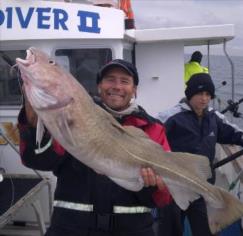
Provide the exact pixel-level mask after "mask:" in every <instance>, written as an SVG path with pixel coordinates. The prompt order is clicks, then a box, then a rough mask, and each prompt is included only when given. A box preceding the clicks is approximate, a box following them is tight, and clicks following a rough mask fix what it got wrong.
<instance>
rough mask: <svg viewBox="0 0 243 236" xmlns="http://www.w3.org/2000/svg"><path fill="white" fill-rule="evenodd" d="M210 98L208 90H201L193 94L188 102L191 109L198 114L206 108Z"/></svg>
mask: <svg viewBox="0 0 243 236" xmlns="http://www.w3.org/2000/svg"><path fill="white" fill-rule="evenodd" d="M211 98H212V97H211V95H210V93H209V92H206V91H203V92H199V93H197V94H195V95H193V96H192V97H191V99H190V101H189V103H190V105H191V106H192V108H193V110H194V111H195V112H196V113H197V114H199V113H201V112H203V111H204V109H205V108H207V106H208V104H209V102H210V100H211Z"/></svg>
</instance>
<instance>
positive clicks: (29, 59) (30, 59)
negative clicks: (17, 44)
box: [16, 48, 36, 68]
mask: <svg viewBox="0 0 243 236" xmlns="http://www.w3.org/2000/svg"><path fill="white" fill-rule="evenodd" d="M16 62H17V64H18V66H20V68H22V67H27V66H29V65H32V64H34V63H35V62H36V58H35V54H34V49H33V48H29V49H27V50H26V58H25V59H22V58H16Z"/></svg>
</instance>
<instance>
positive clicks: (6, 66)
mask: <svg viewBox="0 0 243 236" xmlns="http://www.w3.org/2000/svg"><path fill="white" fill-rule="evenodd" d="M25 55H26V52H25V50H11V51H10V50H9V51H1V50H0V105H3V106H5V105H6V106H7V105H20V103H21V91H20V81H19V79H20V78H19V72H18V70H17V68H16V67H14V68H12V66H13V65H15V63H16V62H15V59H16V58H17V57H20V58H25Z"/></svg>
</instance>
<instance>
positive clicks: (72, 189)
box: [18, 108, 171, 213]
mask: <svg viewBox="0 0 243 236" xmlns="http://www.w3.org/2000/svg"><path fill="white" fill-rule="evenodd" d="M18 122H19V124H18V127H19V130H20V152H21V159H22V162H23V164H24V165H26V166H27V167H30V168H33V169H38V170H44V171H53V173H54V175H56V177H57V186H56V190H55V195H54V199H55V200H62V201H68V202H74V203H85V204H93V205H94V211H95V212H98V213H112V208H113V205H117V206H146V207H151V208H153V207H156V206H163V205H166V204H168V203H170V202H171V196H170V194H169V192H168V190H167V189H166V188H165V189H164V190H163V191H157V189H156V188H155V187H149V188H143V189H142V190H141V191H139V192H132V191H128V190H126V189H124V188H122V187H120V186H118V185H117V184H115V183H114V182H112V181H111V180H110V179H109V178H107V177H106V176H104V175H99V174H97V173H96V172H94V171H93V170H92V169H90V168H89V167H87V166H85V165H84V164H82V163H81V162H79V161H78V160H76V159H75V158H74V157H72V156H71V155H70V154H69V153H68V152H66V151H65V150H64V149H63V148H62V147H61V146H60V145H59V144H58V143H57V142H56V141H55V140H53V141H52V143H51V145H50V147H49V148H47V149H46V150H44V151H43V152H41V153H39V154H36V153H35V149H36V148H37V147H36V145H35V133H36V130H35V129H34V128H31V127H29V126H28V124H27V122H26V117H25V112H24V109H22V110H21V112H20V114H19V118H18ZM119 122H120V123H121V124H123V125H133V126H135V127H138V128H141V129H142V130H144V131H145V132H146V133H147V134H148V135H149V136H150V137H151V139H153V140H154V141H155V142H158V143H159V144H161V146H162V147H163V148H164V149H165V150H170V149H169V145H168V143H167V139H166V136H165V132H164V127H163V125H162V124H161V123H160V122H159V121H158V120H156V119H154V118H152V117H150V116H149V115H148V114H147V113H146V112H145V111H144V110H143V109H142V108H140V109H139V112H137V113H133V114H131V115H127V116H124V117H123V118H122V119H120V120H119ZM49 141H50V136H49V134H48V133H46V134H45V137H44V140H43V143H42V146H45V144H47V143H48V142H49Z"/></svg>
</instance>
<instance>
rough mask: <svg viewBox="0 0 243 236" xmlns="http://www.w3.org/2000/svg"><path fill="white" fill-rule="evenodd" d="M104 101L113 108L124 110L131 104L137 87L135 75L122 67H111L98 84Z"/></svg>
mask: <svg viewBox="0 0 243 236" xmlns="http://www.w3.org/2000/svg"><path fill="white" fill-rule="evenodd" d="M98 89H99V93H100V97H101V99H102V101H103V102H104V103H105V104H106V105H107V106H109V107H110V108H111V109H113V110H116V111H122V110H124V109H126V108H127V107H128V106H129V103H130V100H131V98H132V97H133V96H134V95H135V93H136V90H137V87H136V86H135V85H134V82H133V77H132V76H131V75H129V74H128V73H127V71H126V70H124V69H122V68H120V67H114V68H111V69H109V70H108V71H107V72H106V74H105V76H104V78H103V79H102V80H101V82H100V83H99V84H98Z"/></svg>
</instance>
